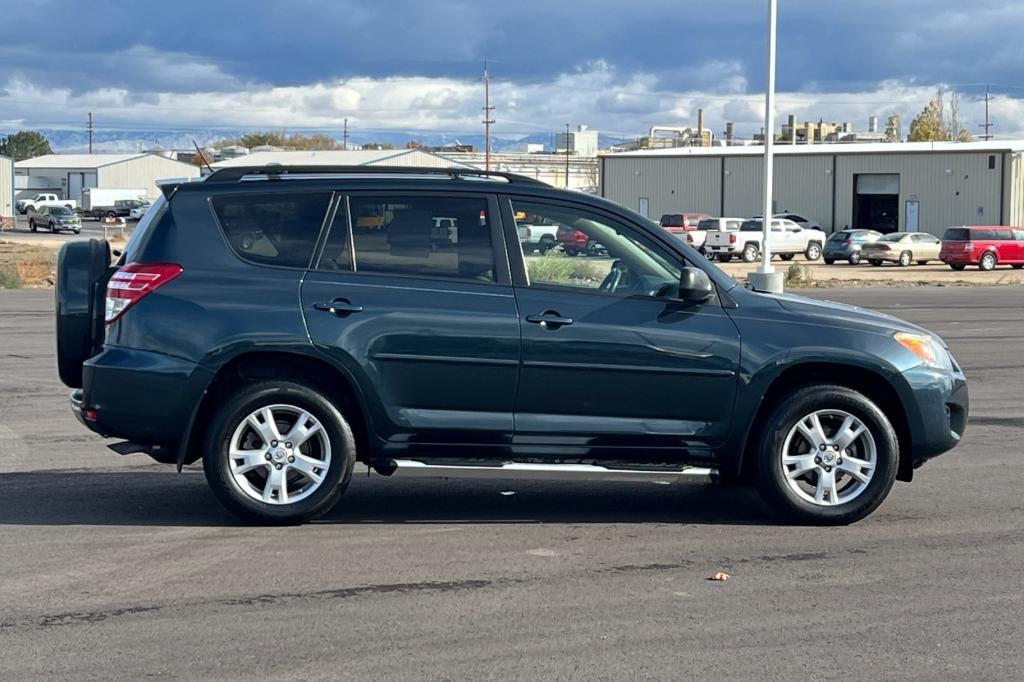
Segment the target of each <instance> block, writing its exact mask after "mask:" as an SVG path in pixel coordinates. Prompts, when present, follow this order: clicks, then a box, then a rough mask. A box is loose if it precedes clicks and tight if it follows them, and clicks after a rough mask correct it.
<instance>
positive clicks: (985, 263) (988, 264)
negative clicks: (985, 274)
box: [978, 251, 996, 271]
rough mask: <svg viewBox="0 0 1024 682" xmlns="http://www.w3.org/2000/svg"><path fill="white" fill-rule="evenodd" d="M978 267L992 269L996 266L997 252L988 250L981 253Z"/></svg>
mask: <svg viewBox="0 0 1024 682" xmlns="http://www.w3.org/2000/svg"><path fill="white" fill-rule="evenodd" d="M978 267H979V268H980V269H982V270H986V271H987V270H992V269H993V268H995V267H996V254H994V253H992V252H991V251H986V252H985V253H983V254H981V260H979V261H978Z"/></svg>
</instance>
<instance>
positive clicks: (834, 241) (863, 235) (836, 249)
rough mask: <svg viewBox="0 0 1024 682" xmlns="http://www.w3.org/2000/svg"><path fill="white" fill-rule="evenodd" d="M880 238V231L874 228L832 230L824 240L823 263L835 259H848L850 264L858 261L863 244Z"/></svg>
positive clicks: (829, 262) (826, 263)
mask: <svg viewBox="0 0 1024 682" xmlns="http://www.w3.org/2000/svg"><path fill="white" fill-rule="evenodd" d="M881 238H882V233H881V232H876V231H874V230H840V231H839V232H833V233H832V234H830V235H829V236H828V239H826V240H825V250H824V251H823V252H822V256H823V258H824V260H825V265H832V264H833V263H835V262H836V261H837V260H845V261H849V263H850V265H856V264H857V263H860V259H861V248H862V247H863V246H864V245H865V244H870V243H871V242H876V241H878V240H879V239H881Z"/></svg>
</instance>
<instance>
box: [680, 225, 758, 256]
mask: <svg viewBox="0 0 1024 682" xmlns="http://www.w3.org/2000/svg"><path fill="white" fill-rule="evenodd" d="M742 224H743V218H705V219H704V220H702V221H700V222H699V223H697V229H695V230H690V231H688V232H686V233H684V234H683V235H681V237H682V238H685V239H686V243H687V244H689V245H690V246H692V247H693V248H695V249H697V250H698V251H700V252H701V253H702V254H703V255H704V257H705V258H707V259H708V260H715V258H716V256H715V254H714V253H713V252H712V251H711V250H709V249H708V248H707V247H706V244H707V238H708V234H709V233H711V232H735V231H737V230H739V229H740V225H742Z"/></svg>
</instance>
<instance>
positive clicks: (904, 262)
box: [896, 251, 914, 268]
mask: <svg viewBox="0 0 1024 682" xmlns="http://www.w3.org/2000/svg"><path fill="white" fill-rule="evenodd" d="M913 260H914V254H913V253H911V252H910V251H904V252H902V253H901V254H900V259H899V260H898V261H896V262H897V263H898V264H899V266H900V267H901V268H905V267H907V266H908V265H910V263H911V262H912V261H913Z"/></svg>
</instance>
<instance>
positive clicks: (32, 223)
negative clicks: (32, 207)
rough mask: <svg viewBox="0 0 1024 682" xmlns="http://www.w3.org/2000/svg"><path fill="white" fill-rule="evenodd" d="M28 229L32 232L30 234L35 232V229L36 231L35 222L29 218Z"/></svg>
mask: <svg viewBox="0 0 1024 682" xmlns="http://www.w3.org/2000/svg"><path fill="white" fill-rule="evenodd" d="M28 229H29V230H30V231H32V232H35V231H36V229H37V228H36V221H34V220H32V219H31V218H30V219H29V221H28Z"/></svg>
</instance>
